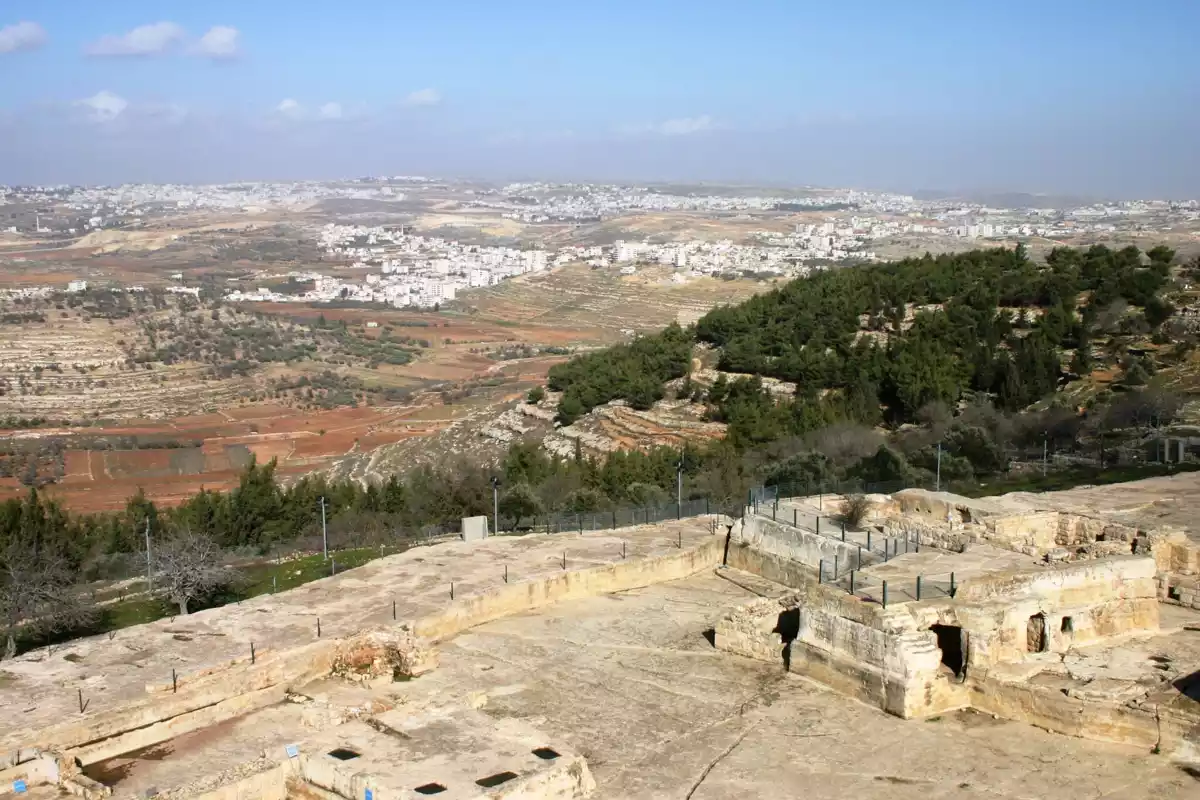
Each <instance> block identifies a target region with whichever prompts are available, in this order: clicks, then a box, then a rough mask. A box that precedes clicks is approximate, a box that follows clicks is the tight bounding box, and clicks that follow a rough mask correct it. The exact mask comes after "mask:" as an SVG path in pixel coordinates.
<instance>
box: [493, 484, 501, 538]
mask: <svg viewBox="0 0 1200 800" xmlns="http://www.w3.org/2000/svg"><path fill="white" fill-rule="evenodd" d="M498 533H500V479H499V478H497V477H496V476H495V475H493V476H492V535H493V536H494V535H496V534H498Z"/></svg>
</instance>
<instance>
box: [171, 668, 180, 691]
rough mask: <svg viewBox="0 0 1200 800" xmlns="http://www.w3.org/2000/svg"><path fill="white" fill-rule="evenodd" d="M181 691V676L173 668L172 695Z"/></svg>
mask: <svg viewBox="0 0 1200 800" xmlns="http://www.w3.org/2000/svg"><path fill="white" fill-rule="evenodd" d="M178 691H179V675H177V674H176V673H175V668H174V667H171V694H175V693H176V692H178Z"/></svg>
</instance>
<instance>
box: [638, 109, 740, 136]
mask: <svg viewBox="0 0 1200 800" xmlns="http://www.w3.org/2000/svg"><path fill="white" fill-rule="evenodd" d="M716 127H717V123H716V121H715V120H714V119H713V118H712V117H710V116H709V115H708V114H703V115H701V116H699V117H679V118H678V119H668V120H666V121H664V122H654V123H649V124H646V123H643V124H641V125H622V126H620V127H618V128H617V129H616V132H617V133H619V134H622V135H624V136H690V135H692V134H694V133H702V132H703V131H710V130H713V129H714V128H716Z"/></svg>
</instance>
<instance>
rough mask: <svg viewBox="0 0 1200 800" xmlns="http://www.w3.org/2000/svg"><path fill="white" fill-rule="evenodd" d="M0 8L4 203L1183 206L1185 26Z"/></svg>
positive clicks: (798, 13)
mask: <svg viewBox="0 0 1200 800" xmlns="http://www.w3.org/2000/svg"><path fill="white" fill-rule="evenodd" d="M336 11H337V12H338V15H333V14H332V13H331V12H330V10H329V9H328V8H327V7H323V10H319V9H316V8H310V7H303V6H301V7H295V6H294V5H292V4H287V5H285V4H282V3H279V2H276V1H275V0H264V2H261V3H255V4H253V5H250V4H237V3H232V2H228V0H218V1H217V2H211V3H207V4H204V5H196V6H187V7H181V8H178V9H172V10H170V11H164V10H163V9H162V8H161V6H160V5H158V4H151V3H148V2H144V1H143V0H126V2H120V3H116V4H112V5H111V7H97V6H94V5H85V4H82V3H79V4H76V3H62V4H57V5H56V6H55V7H48V6H47V5H46V4H43V3H36V2H21V1H18V2H10V3H7V4H5V5H4V7H3V8H0V75H2V76H3V77H4V80H3V82H2V83H0V139H2V140H3V142H4V143H5V146H4V148H3V150H2V151H0V183H5V184H25V183H42V184H51V183H107V184H119V183H128V182H154V183H162V182H187V183H216V182H225V181H234V180H302V179H312V180H320V179H336V178H346V177H353V176H358V175H380V174H388V175H393V174H430V175H446V176H461V177H467V176H470V177H477V178H482V179H489V180H508V179H520V178H525V179H543V180H580V181H619V182H634V181H636V182H654V181H675V182H696V181H707V182H722V183H736V184H757V183H762V184H768V185H793V186H794V185H816V186H834V187H849V186H853V187H858V188H864V189H878V190H891V191H902V192H908V193H911V192H914V191H919V190H944V191H947V192H952V193H954V192H957V193H971V192H975V193H978V192H991V193H1004V192H1021V193H1031V194H1056V195H1057V194H1067V195H1078V196H1084V197H1107V198H1150V197H1155V198H1172V199H1184V198H1189V199H1190V198H1196V197H1200V158H1198V157H1197V156H1196V154H1195V145H1194V142H1196V141H1200V102H1198V101H1200V81H1198V80H1197V77H1200V75H1198V74H1197V73H1198V72H1200V68H1197V66H1196V65H1195V61H1194V59H1190V58H1189V57H1188V56H1187V53H1188V51H1189V44H1190V43H1189V41H1188V35H1189V33H1190V32H1191V31H1195V30H1196V29H1197V28H1198V26H1200V4H1196V3H1192V2H1187V1H1186V0H1152V1H1151V2H1146V3H1143V4H1140V5H1138V6H1136V7H1135V6H1130V5H1127V4H1123V3H1118V2H1111V1H1110V0H1097V1H1096V2H1090V3H1084V2H1078V1H1077V0H1064V1H1063V2H1059V3H1055V4H1053V7H1051V8H1046V7H1044V4H1038V3H1033V2H1015V3H1009V4H1006V5H1005V6H1004V7H1003V8H1000V7H992V6H987V7H985V6H964V5H963V4H961V3H951V2H930V3H925V4H922V5H921V6H920V7H900V6H897V5H896V4H892V3H885V2H859V3H855V4H853V9H852V10H851V9H848V8H846V7H836V8H834V7H814V8H807V7H803V6H802V4H795V3H786V2H766V1H765V0H764V1H760V2H748V3H745V4H742V5H740V6H737V7H736V8H734V7H730V6H728V5H727V4H717V3H711V2H690V3H683V2H681V1H679V0H662V2H657V3H654V2H652V3H645V2H642V3H632V2H627V1H626V0H614V2H611V3H608V4H604V6H603V7H599V8H593V7H588V8H573V7H570V6H567V7H564V6H562V5H561V4H554V3H549V2H544V1H543V0H536V1H535V0H529V1H528V2H522V3H517V4H511V7H510V6H496V5H494V4H484V3H475V2H459V3H447V4H441V5H435V6H431V7H423V8H413V9H398V8H396V7H395V6H394V4H388V3H383V2H378V0H364V1H362V2H358V3H347V4H342V5H340V6H338V8H337V9H336Z"/></svg>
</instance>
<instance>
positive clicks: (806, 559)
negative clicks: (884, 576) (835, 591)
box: [734, 514, 871, 575]
mask: <svg viewBox="0 0 1200 800" xmlns="http://www.w3.org/2000/svg"><path fill="white" fill-rule="evenodd" d="M734 535H735V538H736V539H737V540H738V541H739V542H742V543H745V544H747V545H750V546H751V547H754V548H756V549H758V550H761V551H762V552H764V553H769V554H771V555H776V556H781V557H783V558H788V559H791V560H793V561H797V562H799V563H801V564H806V565H808V566H810V567H812V568H813V569H814V570H815V569H817V568H818V565H820V563H821V562H822V561H824V562H825V570H826V574H827V575H832V574H833V568H834V561H835V559H836V561H837V564H838V569H839V572H840V573H844V572H846V571H848V570H849V569H851V568H857V567H858V559H859V550H860V548H859V547H858V545H856V544H852V543H850V542H842V541H840V540H838V539H834V538H833V537H830V536H822V535H820V534H816V533H812V532H810V531H806V530H802V529H800V528H794V527H792V526H791V525H786V524H784V523H780V522H772V521H771V520H769V519H766V518H764V517H760V516H758V515H754V514H749V515H747V516H746V518H745V520H744V522H743V524H742V526H741V529H740V531H739V530H738V529H736V528H735V530H734ZM870 558H871V557H870V556H868V557H867V559H868V562H869V560H870Z"/></svg>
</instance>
